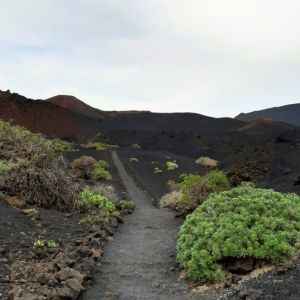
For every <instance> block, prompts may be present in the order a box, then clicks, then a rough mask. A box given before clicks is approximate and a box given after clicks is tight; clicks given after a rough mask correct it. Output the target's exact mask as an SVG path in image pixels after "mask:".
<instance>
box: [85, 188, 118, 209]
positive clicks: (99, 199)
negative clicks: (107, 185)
mask: <svg viewBox="0 0 300 300" xmlns="http://www.w3.org/2000/svg"><path fill="white" fill-rule="evenodd" d="M79 206H80V207H81V208H83V209H89V208H93V207H97V208H100V209H102V210H105V211H107V212H108V213H113V212H115V211H116V206H115V204H114V203H113V202H112V201H110V200H109V199H108V198H107V197H105V196H103V195H102V194H100V193H97V192H94V191H92V190H90V189H89V188H85V189H84V190H83V191H82V192H81V193H80V199H79Z"/></svg>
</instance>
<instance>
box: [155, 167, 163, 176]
mask: <svg viewBox="0 0 300 300" xmlns="http://www.w3.org/2000/svg"><path fill="white" fill-rule="evenodd" d="M162 172H163V171H162V169H160V168H159V167H155V168H154V174H161V173H162Z"/></svg>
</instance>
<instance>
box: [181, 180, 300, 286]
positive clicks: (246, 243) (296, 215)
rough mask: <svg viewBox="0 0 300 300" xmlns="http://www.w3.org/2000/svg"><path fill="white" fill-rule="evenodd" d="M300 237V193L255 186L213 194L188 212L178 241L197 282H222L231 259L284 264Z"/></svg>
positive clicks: (182, 257) (191, 273)
mask: <svg viewBox="0 0 300 300" xmlns="http://www.w3.org/2000/svg"><path fill="white" fill-rule="evenodd" d="M299 240H300V197H299V196H297V195H294V194H282V193H278V192H275V191H273V190H267V189H259V188H255V187H253V186H250V185H244V186H240V187H237V188H234V189H232V190H230V191H225V192H222V193H215V194H211V195H210V196H209V198H208V199H207V200H206V201H205V202H204V203H203V204H202V205H200V206H199V207H198V208H197V209H196V210H195V211H194V212H193V213H192V214H191V215H189V216H188V217H187V219H186V221H185V222H184V224H183V226H182V227H181V230H180V233H179V238H178V241H177V259H178V261H179V263H181V265H182V266H183V267H184V268H185V270H186V272H187V276H188V277H189V278H190V279H192V280H196V281H221V280H223V279H224V278H225V276H226V271H225V270H224V269H223V267H222V264H221V262H222V261H224V260H226V258H230V259H232V258H249V257H251V258H254V259H262V260H266V261H269V262H272V263H275V264H276V263H279V262H282V261H284V260H285V259H287V258H290V257H291V256H293V255H295V254H296V253H297V251H298V248H299Z"/></svg>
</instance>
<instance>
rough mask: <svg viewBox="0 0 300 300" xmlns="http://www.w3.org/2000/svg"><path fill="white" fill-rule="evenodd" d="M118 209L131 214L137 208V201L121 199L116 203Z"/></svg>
mask: <svg viewBox="0 0 300 300" xmlns="http://www.w3.org/2000/svg"><path fill="white" fill-rule="evenodd" d="M116 207H117V209H118V210H120V211H122V212H123V213H126V214H131V213H132V212H133V211H134V210H135V203H134V202H133V201H131V200H121V201H119V202H118V203H117V205H116Z"/></svg>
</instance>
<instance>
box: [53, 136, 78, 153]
mask: <svg viewBox="0 0 300 300" xmlns="http://www.w3.org/2000/svg"><path fill="white" fill-rule="evenodd" d="M50 142H51V143H52V147H53V150H54V152H56V153H58V154H61V153H64V152H68V151H72V150H73V149H74V146H73V145H72V144H71V143H68V142H66V141H63V140H60V139H53V140H51V141H50Z"/></svg>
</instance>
